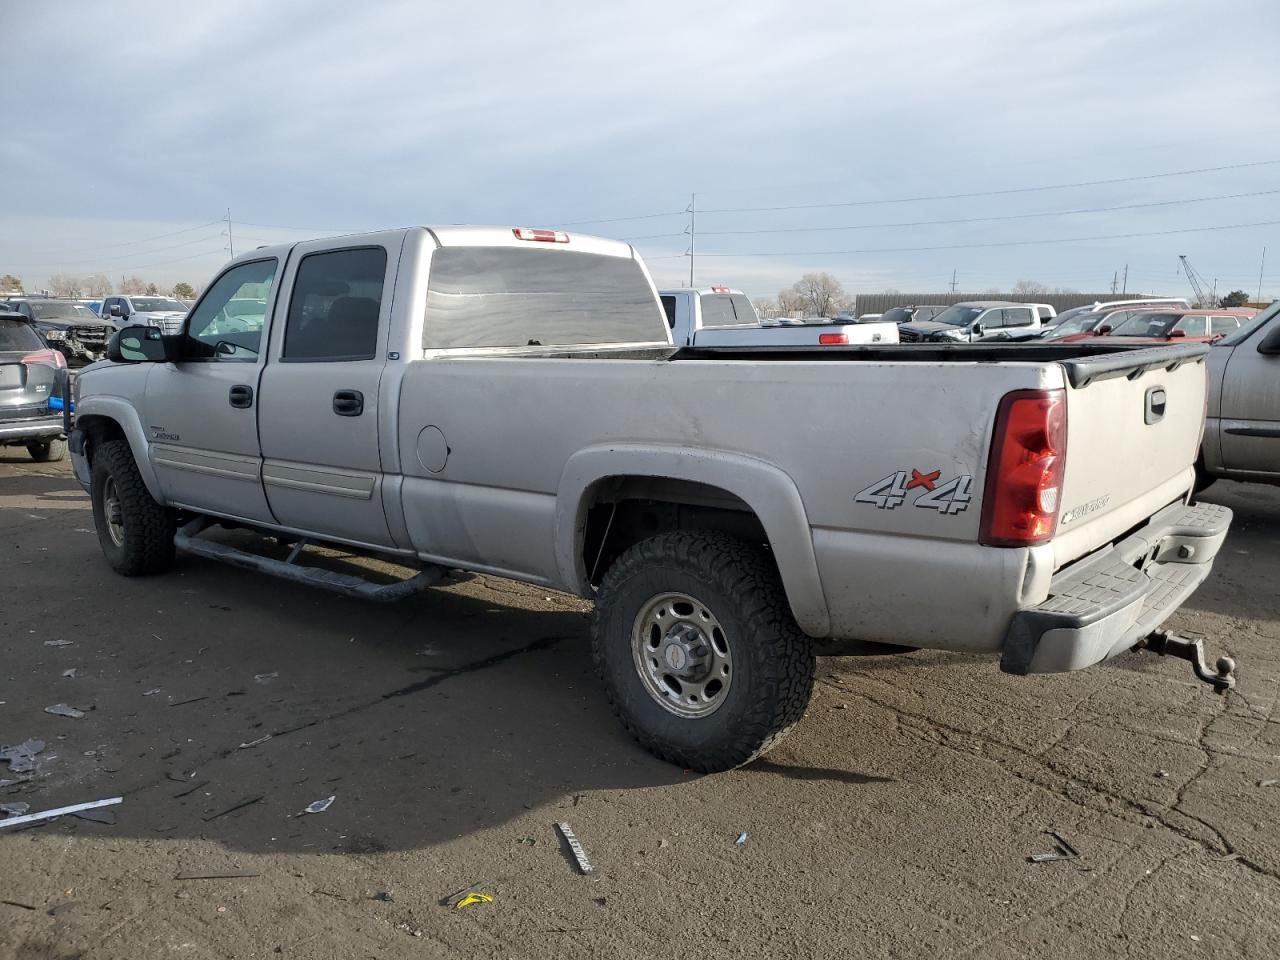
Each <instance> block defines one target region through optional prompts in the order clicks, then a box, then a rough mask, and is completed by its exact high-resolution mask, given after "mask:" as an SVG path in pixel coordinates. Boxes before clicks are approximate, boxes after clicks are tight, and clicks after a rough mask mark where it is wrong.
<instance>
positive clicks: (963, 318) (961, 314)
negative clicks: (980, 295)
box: [933, 305, 983, 327]
mask: <svg viewBox="0 0 1280 960" xmlns="http://www.w3.org/2000/svg"><path fill="white" fill-rule="evenodd" d="M982 309H983V308H982V307H962V306H959V305H957V306H954V307H947V309H945V310H943V311H942V312H941V313H940V314H938V315H937V316H936V317H934V318H933V319H934V320H935V321H937V322H938V323H949V324H950V325H951V326H953V327H967V326H968V325H969V324H970V323H972V322H973V321H974V320H976V319H977V317H978V314H980V313H981V312H982Z"/></svg>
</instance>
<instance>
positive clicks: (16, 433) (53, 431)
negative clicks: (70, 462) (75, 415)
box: [0, 310, 67, 461]
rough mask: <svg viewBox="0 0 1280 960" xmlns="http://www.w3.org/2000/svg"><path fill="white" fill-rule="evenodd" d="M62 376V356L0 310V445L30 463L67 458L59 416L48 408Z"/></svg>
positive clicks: (16, 317)
mask: <svg viewBox="0 0 1280 960" xmlns="http://www.w3.org/2000/svg"><path fill="white" fill-rule="evenodd" d="M66 376H67V371H66V361H65V360H63V358H62V354H60V353H59V352H58V351H56V350H52V349H50V348H49V347H48V346H47V345H46V344H45V342H44V341H43V340H41V339H40V335H39V334H38V333H36V331H35V329H34V328H33V327H32V326H31V324H30V323H29V322H28V321H27V320H26V319H25V318H24V317H23V316H22V315H20V314H17V313H11V312H5V311H3V310H0V446H21V447H26V448H27V452H28V453H29V454H31V459H32V460H40V461H46V460H61V459H62V458H63V457H64V456H66V453H67V444H66V434H64V433H63V430H64V422H63V418H62V415H61V414H59V413H57V412H54V411H51V410H50V409H49V399H50V398H51V397H55V396H57V397H61V395H62V394H64V393H65V388H64V384H65V382H66Z"/></svg>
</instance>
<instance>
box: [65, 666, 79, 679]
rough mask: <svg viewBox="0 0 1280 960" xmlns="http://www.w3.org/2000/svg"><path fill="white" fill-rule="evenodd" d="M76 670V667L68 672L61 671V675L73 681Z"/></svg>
mask: <svg viewBox="0 0 1280 960" xmlns="http://www.w3.org/2000/svg"><path fill="white" fill-rule="evenodd" d="M76 669H77V668H76V667H72V668H71V669H70V670H63V671H62V675H63V676H64V677H66V678H67V679H68V680H74V679H75V678H76Z"/></svg>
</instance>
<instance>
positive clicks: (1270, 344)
mask: <svg viewBox="0 0 1280 960" xmlns="http://www.w3.org/2000/svg"><path fill="white" fill-rule="evenodd" d="M1258 352H1259V353H1261V354H1265V355H1266V356H1268V357H1275V356H1280V324H1276V325H1275V326H1274V327H1272V328H1271V329H1270V330H1269V331H1268V332H1267V335H1266V336H1265V337H1263V338H1262V342H1261V343H1259V344H1258Z"/></svg>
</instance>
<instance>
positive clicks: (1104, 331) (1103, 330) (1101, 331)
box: [1098, 323, 1111, 337]
mask: <svg viewBox="0 0 1280 960" xmlns="http://www.w3.org/2000/svg"><path fill="white" fill-rule="evenodd" d="M1110 332H1111V324H1109V323H1104V324H1103V325H1102V326H1100V327H1099V328H1098V334H1099V335H1100V336H1103V337H1105V336H1106V335H1107V334H1108V333H1110Z"/></svg>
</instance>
